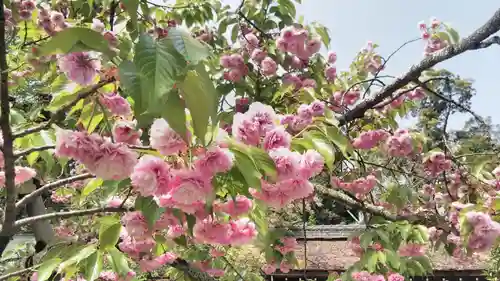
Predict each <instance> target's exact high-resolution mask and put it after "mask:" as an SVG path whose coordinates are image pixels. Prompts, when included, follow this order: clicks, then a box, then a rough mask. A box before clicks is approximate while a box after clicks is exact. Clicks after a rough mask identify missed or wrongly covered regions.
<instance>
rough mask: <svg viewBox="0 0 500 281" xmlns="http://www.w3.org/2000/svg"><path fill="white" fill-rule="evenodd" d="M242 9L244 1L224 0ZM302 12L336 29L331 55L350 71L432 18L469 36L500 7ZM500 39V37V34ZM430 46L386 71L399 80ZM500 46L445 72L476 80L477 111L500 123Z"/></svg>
mask: <svg viewBox="0 0 500 281" xmlns="http://www.w3.org/2000/svg"><path fill="white" fill-rule="evenodd" d="M223 2H225V3H228V4H230V5H235V6H236V5H237V4H238V3H239V2H240V0H225V1H223ZM299 6H300V7H298V8H297V13H298V16H300V15H303V16H304V19H305V23H306V24H307V23H308V22H312V21H318V22H320V23H321V24H323V25H325V26H326V27H327V28H328V29H329V30H330V35H331V38H332V40H331V46H330V50H332V51H335V52H336V53H337V58H338V60H337V69H338V70H342V69H347V67H348V66H349V64H350V62H351V60H352V58H354V56H355V55H356V53H357V52H358V51H359V50H360V49H361V48H362V47H364V46H365V45H366V42H367V41H370V40H371V41H373V42H375V43H377V44H378V45H380V47H379V49H378V50H379V53H380V54H381V55H382V56H384V57H386V56H388V55H389V54H390V53H392V52H393V51H394V50H395V49H397V48H398V47H399V46H400V45H401V44H403V43H404V42H406V41H408V40H411V39H413V38H416V37H418V36H419V35H420V33H419V29H418V27H417V24H418V22H420V21H422V20H425V21H428V20H429V19H430V18H432V17H436V18H437V19H439V20H441V21H443V22H445V23H448V24H451V25H452V27H453V28H455V29H456V30H457V31H458V32H459V34H460V36H462V37H465V36H467V35H469V34H470V33H471V32H473V31H474V30H475V29H477V28H478V27H480V26H481V25H482V24H484V23H485V22H486V21H487V20H488V19H489V18H490V17H491V16H492V15H493V14H494V12H495V11H496V10H497V9H499V8H500V2H499V1H498V0H476V1H471V0H439V1H436V0H382V1H375V0H302V4H301V5H299ZM499 35H500V34H499ZM423 48H424V42H421V41H417V42H415V43H412V44H411V45H408V46H406V47H405V48H404V49H402V50H401V51H400V52H398V53H397V55H395V56H394V57H393V58H392V59H391V60H390V62H389V63H388V65H387V67H386V71H385V73H386V74H390V75H394V76H399V75H400V74H402V73H404V72H406V71H407V70H408V69H409V68H410V66H411V65H412V64H415V63H418V62H419V61H420V60H421V59H422V57H423V55H422V53H423ZM499 66H500V46H498V45H494V46H491V47H490V48H487V49H483V50H478V51H470V52H467V53H465V54H462V55H460V56H458V57H455V58H453V59H451V60H448V61H446V62H443V63H441V64H439V65H437V66H436V67H438V68H445V69H447V70H449V71H452V72H454V73H455V74H458V75H460V76H461V77H462V78H469V79H472V80H474V84H473V85H474V88H475V89H476V90H477V94H476V96H475V97H474V98H473V100H472V110H473V111H474V112H476V113H478V114H479V115H481V116H484V117H486V116H491V118H492V121H493V123H496V124H500V89H499V84H498V82H500V71H499ZM469 117H470V116H467V115H455V116H453V117H452V118H450V123H449V127H450V128H452V129H459V128H461V127H462V126H463V124H464V122H465V121H466V120H468V119H469Z"/></svg>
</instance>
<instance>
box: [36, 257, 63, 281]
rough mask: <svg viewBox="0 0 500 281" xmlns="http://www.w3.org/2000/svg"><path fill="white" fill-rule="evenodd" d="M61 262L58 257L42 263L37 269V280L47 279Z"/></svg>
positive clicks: (43, 280)
mask: <svg viewBox="0 0 500 281" xmlns="http://www.w3.org/2000/svg"><path fill="white" fill-rule="evenodd" d="M60 263H61V259H60V258H53V259H50V260H47V261H45V262H44V263H42V264H41V265H40V267H39V269H38V270H37V274H38V279H37V280H38V281H45V280H48V279H49V277H50V276H51V275H52V273H53V272H54V270H55V269H56V268H57V266H58V265H59V264H60Z"/></svg>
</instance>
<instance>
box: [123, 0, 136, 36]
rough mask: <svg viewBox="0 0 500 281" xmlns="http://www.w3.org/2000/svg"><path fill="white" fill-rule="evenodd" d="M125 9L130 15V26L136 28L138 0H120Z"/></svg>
mask: <svg viewBox="0 0 500 281" xmlns="http://www.w3.org/2000/svg"><path fill="white" fill-rule="evenodd" d="M122 3H123V5H125V9H126V11H127V13H128V14H129V16H130V23H131V24H132V28H134V29H135V30H137V9H138V8H139V0H122Z"/></svg>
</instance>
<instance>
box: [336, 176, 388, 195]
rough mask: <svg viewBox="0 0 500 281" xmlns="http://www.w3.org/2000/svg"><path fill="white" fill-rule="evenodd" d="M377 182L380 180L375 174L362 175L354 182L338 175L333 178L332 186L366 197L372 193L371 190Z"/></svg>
mask: <svg viewBox="0 0 500 281" xmlns="http://www.w3.org/2000/svg"><path fill="white" fill-rule="evenodd" d="M377 183H378V180H377V178H376V177H375V176H374V175H368V176H366V177H361V178H358V179H356V180H354V181H352V182H345V181H343V180H342V179H340V178H338V177H332V178H331V184H332V186H334V187H337V188H340V189H342V190H345V191H348V192H351V193H353V194H355V195H356V197H358V198H360V199H361V198H364V197H365V195H366V194H368V193H370V191H372V189H373V188H375V186H377Z"/></svg>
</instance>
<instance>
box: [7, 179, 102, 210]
mask: <svg viewBox="0 0 500 281" xmlns="http://www.w3.org/2000/svg"><path fill="white" fill-rule="evenodd" d="M93 177H94V175H92V174H90V173H86V174H81V175H77V176H73V177H69V178H65V179H60V180H58V181H55V182H51V183H49V184H46V185H44V186H42V187H40V188H38V189H36V190H35V191H33V192H31V193H30V194H28V195H26V196H24V197H23V199H21V200H19V202H17V203H16V209H18V210H19V209H20V208H22V207H24V206H26V204H28V203H30V202H31V201H33V200H35V198H36V197H37V196H39V195H41V194H42V193H44V192H45V191H47V190H50V189H53V188H57V187H60V186H64V185H67V184H70V183H72V182H76V181H81V180H86V179H90V178H93Z"/></svg>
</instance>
